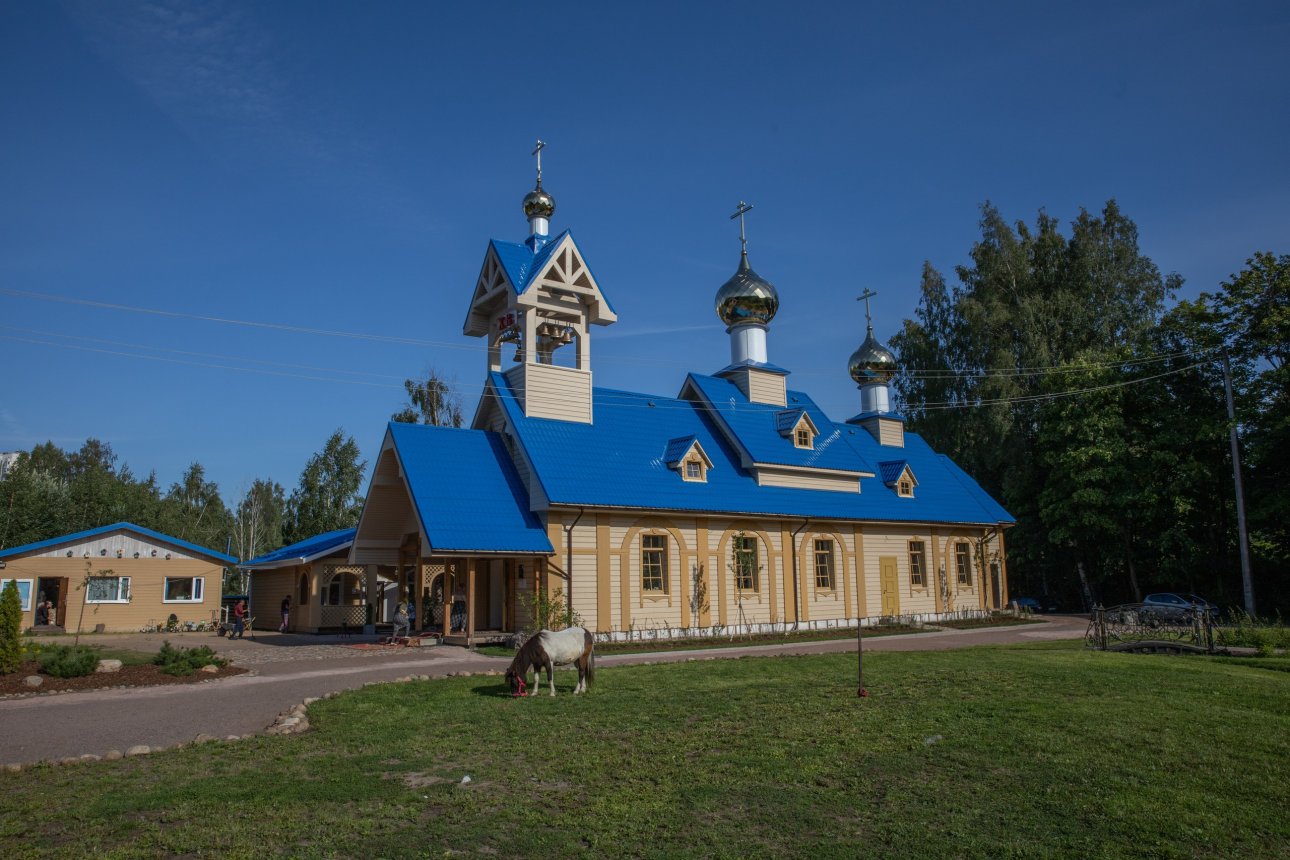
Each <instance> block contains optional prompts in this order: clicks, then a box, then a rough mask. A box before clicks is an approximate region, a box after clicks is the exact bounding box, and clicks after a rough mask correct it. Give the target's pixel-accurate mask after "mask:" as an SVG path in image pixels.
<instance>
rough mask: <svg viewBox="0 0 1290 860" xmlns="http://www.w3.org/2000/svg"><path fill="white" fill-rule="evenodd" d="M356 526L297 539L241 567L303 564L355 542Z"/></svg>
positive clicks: (242, 564)
mask: <svg viewBox="0 0 1290 860" xmlns="http://www.w3.org/2000/svg"><path fill="white" fill-rule="evenodd" d="M357 531H358V529H356V528H350V529H337V530H336V531H331V532H324V533H322V534H320V535H314V536H313V537H309V538H305V539H304V540H302V541H296V542H295V543H293V544H290V545H289V546H284V547H283V548H282V549H275V550H274V551H273V552H267V553H265V554H264V555H262V556H260V557H258V558H253V559H251V560H250V561H244V562H242V563H241V564H240V565H239V567H278V566H281V565H284V564H290V563H293V562H294V563H298V564H303V563H304V562H307V561H312V560H313V559H315V558H319V557H321V556H324V555H331V554H332V553H333V552H336V551H338V550H341V549H344V548H346V547H348V546H349V545H350V544H352V543H353V542H354V534H355V533H356V532H357Z"/></svg>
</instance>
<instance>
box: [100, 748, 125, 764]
mask: <svg viewBox="0 0 1290 860" xmlns="http://www.w3.org/2000/svg"><path fill="white" fill-rule="evenodd" d="M120 758H123V756H122V755H121V751H120V750H108V751H107V754H106V755H105V756H103V760H104V761H116V760H118V759H120Z"/></svg>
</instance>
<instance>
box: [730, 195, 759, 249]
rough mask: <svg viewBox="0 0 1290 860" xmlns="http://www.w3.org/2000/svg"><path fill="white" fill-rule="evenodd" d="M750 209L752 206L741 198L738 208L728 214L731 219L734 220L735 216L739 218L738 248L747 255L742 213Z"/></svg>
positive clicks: (746, 240) (746, 238)
mask: <svg viewBox="0 0 1290 860" xmlns="http://www.w3.org/2000/svg"><path fill="white" fill-rule="evenodd" d="M752 210H753V207H752V204H751V203H745V202H743V201H742V200H740V201H739V206H738V208H736V209H735V214H733V215H731V216H730V220H731V221H733V220H735V219H736V218H738V219H739V249H740V251H742V252H743V253H744V254H745V255H747V253H748V237H747V236H746V235H745V234H744V215H746V214H747V213H749V212H751V211H752Z"/></svg>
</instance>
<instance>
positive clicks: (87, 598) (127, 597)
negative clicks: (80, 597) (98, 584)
mask: <svg viewBox="0 0 1290 860" xmlns="http://www.w3.org/2000/svg"><path fill="white" fill-rule="evenodd" d="M97 579H115V580H116V581H117V585H116V593H117V594H121V593H123V592H122V589H121V583H122V582H123V581H124V582H125V590H124V594H125V597H114V598H112V599H111V600H92V599H91V598H90V586H92V585H93V584H94V581H95V580H97ZM85 602H86V603H129V602H130V577H128V576H91V577H90V581H89V582H88V583H87V584H86V586H85Z"/></svg>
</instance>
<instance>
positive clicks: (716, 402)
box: [596, 373, 873, 472]
mask: <svg viewBox="0 0 1290 860" xmlns="http://www.w3.org/2000/svg"><path fill="white" fill-rule="evenodd" d="M688 381H689V382H691V383H693V384H694V387H695V388H697V389H698V391H699V393H700V394H701V395H702V396H703V398H704V399H705V400H706V401H707V402H708V403H709V404H711V406H712V410H713V412H714V413H715V414H716V416H717V420H718V421H720V422H721V424H722V425H724V426H725V428H726V429H727V430H728V431H729V434H730V436H731V437H732V438H733V439H736V440H737V441H738V444H739V445H740V446H741V447H742V448H743V450H744V451H746V452H747V454H748V457H749V459H751V460H752V461H753V462H754V463H766V464H768V465H781V466H805V467H808V468H812V469H835V470H838V471H843V472H872V471H873V469H872V468H871V467H870V466H869V464H868V463H867V462H865V460H864V459H863V458H862V457H860V456H858V455H857V453H856V451H855V450H854V449H852V448H850V447H848V446H847V445H844V444H842V441H841V440H842V431H841V429H839V428H838V427H836V426H834V424H833V422H832V421H830V420H829V419H828V417H827V416H826V415H825V414H824V412H823V411H822V410H821V409H820V407H818V406H816V405H815V401H813V400H811V398H810V397H808V396H807V395H805V394H803V393H802V392H800V391H789V392H787V398H788V406H789V408H790V409H792V410H796V411H800V412H805V413H806V414H807V415H809V416H810V417H811V423H813V424H814V425H815V427H816V429H817V430H819V431H820V435H818V436H816V437H815V441H814V443H813V447H811V448H798V447H797V446H796V445H794V444H793V440H791V439H785V438H784V436H783V435H782V434H781V433H780V431H779V423H778V422H779V414H780V413H781V412H783V411H785V410H784V407H782V406H774V405H772V404H769V403H753V402H751V401H749V399H748V397H747V396H746V395H745V394H744V393H743V392H742V391H740V390H739V386H737V385H735V384H734V383H733V382H731V381H730V380H728V379H721V378H719V377H716V376H703V375H701V374H697V373H692V374H690V375H689V377H688ZM596 408H597V409H599V408H600V404H596Z"/></svg>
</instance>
